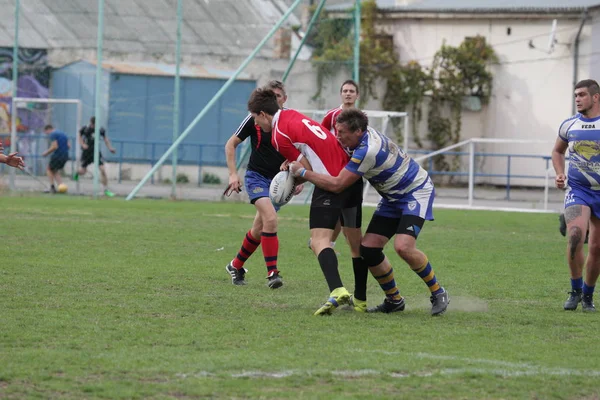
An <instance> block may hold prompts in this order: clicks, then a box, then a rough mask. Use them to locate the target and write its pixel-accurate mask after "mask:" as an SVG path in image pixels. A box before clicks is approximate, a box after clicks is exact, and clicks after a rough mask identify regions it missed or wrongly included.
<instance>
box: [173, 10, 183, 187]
mask: <svg viewBox="0 0 600 400" xmlns="http://www.w3.org/2000/svg"><path fill="white" fill-rule="evenodd" d="M182 4H183V0H177V43H176V45H175V94H174V96H175V97H174V99H173V143H175V141H176V140H177V136H178V135H179V91H180V87H181V77H180V64H181V21H182V18H183V7H182ZM172 164H173V166H172V168H171V171H172V174H171V184H172V186H171V198H173V199H174V198H175V197H176V189H177V147H175V148H174V149H173V163H172Z"/></svg>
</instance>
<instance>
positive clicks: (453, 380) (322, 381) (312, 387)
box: [0, 196, 600, 399]
mask: <svg viewBox="0 0 600 400" xmlns="http://www.w3.org/2000/svg"><path fill="white" fill-rule="evenodd" d="M0 204H1V207H2V212H3V223H2V231H1V233H0V236H1V238H2V246H1V247H0V248H1V251H2V265H0V398H8V399H13V398H14V399H22V398H44V399H46V398H61V399H82V398H87V399H94V398H105V399H121V398H140V399H141V398H144V399H145V398H151V399H158V398H161V399H162V398H174V399H175V398H176V399H188V398H190V399H191V398H238V399H240V398H311V399H312V398H324V399H352V398H354V399H367V398H373V399H392V398H406V399H500V398H503V399H581V398H583V399H598V398H600V383H598V382H599V376H600V357H599V356H598V331H599V328H600V314H584V313H583V312H581V310H578V311H577V312H565V311H563V310H562V303H563V301H564V300H565V299H566V291H567V290H568V289H569V276H568V272H567V267H566V265H565V261H564V248H565V239H564V238H563V237H561V236H560V235H559V234H558V229H557V228H558V218H557V216H556V215H537V214H517V213H495V212H465V211H445V210H438V211H436V221H435V222H433V223H429V224H426V226H425V228H424V230H423V232H422V234H421V236H420V239H419V242H420V248H421V249H422V250H424V251H425V252H426V253H427V254H428V255H429V258H430V260H431V262H432V265H433V267H434V269H435V271H436V273H437V275H438V279H439V280H440V281H441V283H442V284H443V285H444V286H445V287H446V288H447V289H448V291H449V293H450V298H451V303H450V307H449V309H448V312H447V313H446V314H445V315H443V316H442V317H439V318H432V317H431V316H430V315H429V307H430V305H429V294H428V291H427V289H426V286H425V285H424V284H423V283H422V282H421V281H420V279H418V277H417V276H416V275H415V274H414V273H413V272H411V271H410V270H409V269H408V267H407V266H405V265H404V264H403V263H402V262H400V259H399V258H398V257H397V256H396V255H395V254H393V251H390V250H389V249H387V254H388V255H389V256H390V258H391V259H392V260H393V265H394V267H395V271H396V278H397V281H398V283H399V285H400V289H401V292H402V294H403V295H404V296H405V297H406V299H407V309H406V311H405V312H404V313H399V314H393V315H371V314H369V315H367V314H359V313H355V312H353V311H344V310H338V311H336V313H335V314H334V315H332V316H330V317H314V316H313V315H312V313H313V312H314V311H315V310H316V309H317V308H318V307H319V305H320V304H321V303H322V302H323V301H324V300H325V299H326V297H327V295H328V290H327V287H326V284H325V282H324V279H323V276H322V273H321V271H320V268H319V266H318V264H317V261H316V259H315V257H314V256H313V255H312V253H311V252H310V251H309V249H308V248H307V246H306V241H307V238H308V220H307V215H308V209H307V208H306V207H302V206H288V207H286V208H284V209H283V210H282V211H281V213H280V217H281V220H280V229H279V237H280V255H279V261H280V262H279V264H280V268H281V270H282V275H283V277H284V281H285V285H284V287H283V288H281V289H278V290H276V291H271V290H269V289H268V288H267V287H266V286H265V283H266V280H265V275H266V273H265V268H264V266H263V262H262V260H261V258H262V254H261V253H260V250H259V251H258V252H257V253H256V254H255V257H253V258H252V259H251V260H250V261H249V262H248V263H247V264H246V266H247V268H248V269H249V273H248V274H247V279H248V283H249V284H248V285H247V286H245V287H236V286H233V285H231V281H230V279H229V277H228V275H227V274H226V272H225V270H224V266H225V265H226V264H227V262H228V261H230V260H231V258H232V257H233V256H234V255H235V253H236V251H237V250H238V248H239V246H240V244H241V239H242V237H243V235H244V233H245V232H246V231H247V230H248V228H249V226H250V224H251V221H252V217H253V215H254V213H253V208H252V207H251V206H249V205H245V204H244V205H242V204H213V203H194V202H168V201H147V200H135V201H132V202H125V201H123V200H122V199H111V200H100V201H92V200H89V199H83V198H71V197H66V196H65V197H61V196H56V197H37V198H27V197H25V198H21V197H4V198H2V199H0ZM370 212H371V211H370V210H367V211H366V212H365V214H366V216H365V221H368V219H367V218H368V217H369V216H370ZM337 250H338V251H339V252H340V253H341V255H340V267H341V273H342V278H343V279H344V281H345V283H346V286H347V287H348V288H349V289H350V290H351V289H352V287H353V277H352V272H351V267H350V258H349V253H348V250H347V247H346V246H345V244H343V243H341V242H340V243H338V246H337ZM368 296H369V299H368V300H369V305H375V304H378V303H379V302H380V301H381V300H382V299H383V297H382V292H381V290H380V289H379V288H378V286H377V285H376V282H375V281H374V280H373V279H370V281H369V292H368Z"/></svg>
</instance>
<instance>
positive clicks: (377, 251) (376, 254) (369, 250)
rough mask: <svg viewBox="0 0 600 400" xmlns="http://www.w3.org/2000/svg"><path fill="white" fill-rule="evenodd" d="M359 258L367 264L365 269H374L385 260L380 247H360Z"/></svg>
mask: <svg viewBox="0 0 600 400" xmlns="http://www.w3.org/2000/svg"><path fill="white" fill-rule="evenodd" d="M360 256H361V257H362V258H363V260H364V261H365V264H367V267H374V266H376V265H379V264H381V263H382V262H383V260H385V255H384V254H383V248H382V247H365V246H363V245H362V244H361V245H360Z"/></svg>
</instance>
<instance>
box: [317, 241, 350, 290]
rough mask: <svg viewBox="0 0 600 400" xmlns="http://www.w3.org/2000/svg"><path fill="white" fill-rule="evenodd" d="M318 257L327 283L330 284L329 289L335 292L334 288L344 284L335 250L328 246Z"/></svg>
mask: <svg viewBox="0 0 600 400" xmlns="http://www.w3.org/2000/svg"><path fill="white" fill-rule="evenodd" d="M317 258H318V259H319V264H320V265H321V271H323V275H325V280H326V281H327V285H329V291H330V292H333V290H334V289H337V288H339V287H342V286H344V285H343V284H342V278H340V272H339V271H338V260H337V256H336V255H335V251H334V250H333V249H332V248H331V247H328V248H326V249H323V250H322V251H321V252H320V253H319V256H318V257H317Z"/></svg>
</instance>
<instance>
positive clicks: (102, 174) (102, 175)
mask: <svg viewBox="0 0 600 400" xmlns="http://www.w3.org/2000/svg"><path fill="white" fill-rule="evenodd" d="M99 169H100V181H101V182H102V186H104V194H105V195H106V196H108V197H114V193H113V192H111V191H110V190H108V176H106V168H104V165H100V166H99Z"/></svg>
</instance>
